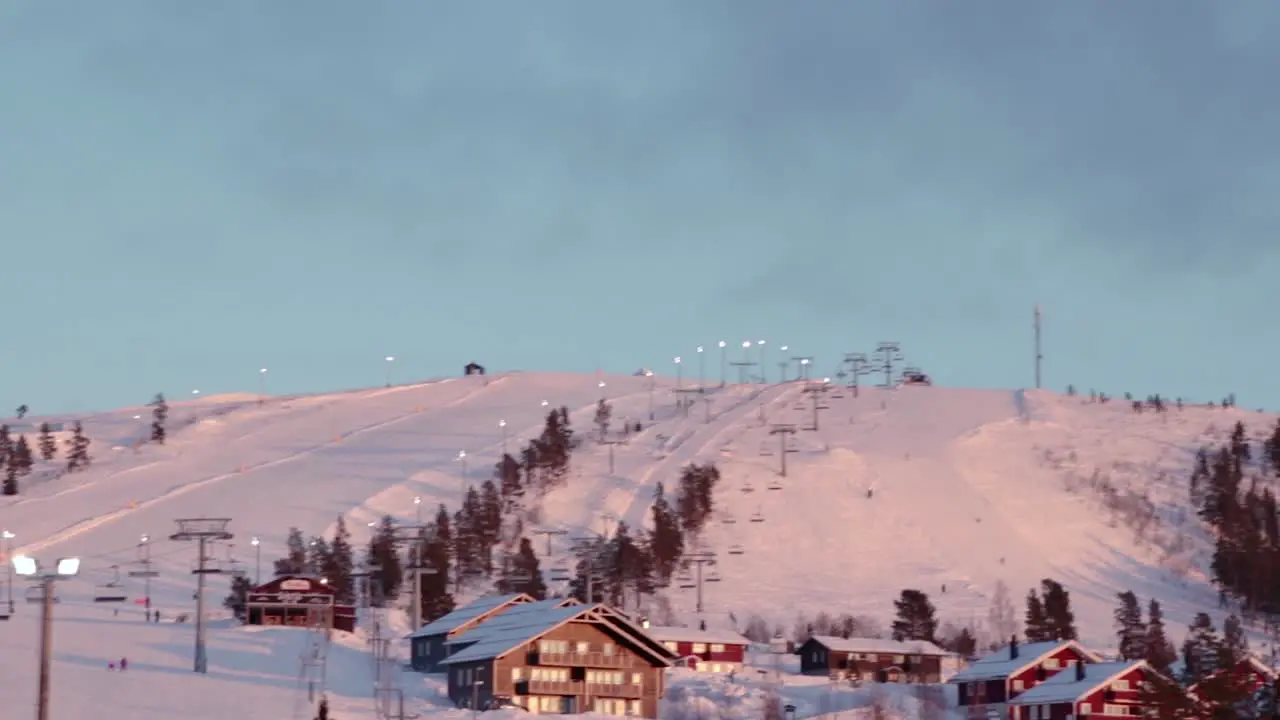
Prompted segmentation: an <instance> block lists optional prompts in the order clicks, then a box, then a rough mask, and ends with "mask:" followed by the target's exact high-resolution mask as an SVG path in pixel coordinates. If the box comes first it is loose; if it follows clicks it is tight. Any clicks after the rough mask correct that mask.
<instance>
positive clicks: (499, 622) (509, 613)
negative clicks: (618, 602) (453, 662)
mask: <svg viewBox="0 0 1280 720" xmlns="http://www.w3.org/2000/svg"><path fill="white" fill-rule="evenodd" d="M580 605H582V601H581V600H578V599H577V598H572V597H568V598H548V599H546V600H537V601H535V602H529V603H521V604H519V605H512V606H511V607H508V608H506V609H505V610H503V611H502V612H500V613H498V614H496V615H494V616H493V617H492V618H490V619H489V620H488V621H487V622H484V623H481V624H479V625H476V626H475V627H472V628H468V629H466V630H464V631H462V632H461V633H458V634H457V635H454V636H453V637H451V638H449V639H448V640H445V641H444V644H445V645H454V646H456V645H470V644H472V643H476V642H480V640H481V639H483V638H484V637H485V635H486V634H487V633H492V632H495V631H496V632H501V631H502V628H504V627H506V626H508V625H511V624H513V623H521V622H524V621H525V620H524V619H522V618H524V616H526V615H528V614H530V613H540V612H543V611H545V610H552V609H555V608H562V607H574V606H580Z"/></svg>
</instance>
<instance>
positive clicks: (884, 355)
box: [875, 342, 906, 388]
mask: <svg viewBox="0 0 1280 720" xmlns="http://www.w3.org/2000/svg"><path fill="white" fill-rule="evenodd" d="M875 355H876V362H877V363H878V364H879V366H880V369H881V370H882V371H884V386H885V387H886V388H890V387H893V364H894V363H896V362H902V361H903V360H905V359H906V358H905V357H904V356H903V354H902V346H900V345H899V344H898V343H897V342H882V343H880V344H879V345H877V346H876V352H875Z"/></svg>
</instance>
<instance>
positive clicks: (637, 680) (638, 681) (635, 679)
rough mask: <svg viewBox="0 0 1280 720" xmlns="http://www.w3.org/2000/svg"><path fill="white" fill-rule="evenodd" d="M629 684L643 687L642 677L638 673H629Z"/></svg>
mask: <svg viewBox="0 0 1280 720" xmlns="http://www.w3.org/2000/svg"><path fill="white" fill-rule="evenodd" d="M631 684H632V685H635V686H636V687H640V686H641V685H644V675H641V674H640V673H631Z"/></svg>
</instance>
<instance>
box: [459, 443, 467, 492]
mask: <svg viewBox="0 0 1280 720" xmlns="http://www.w3.org/2000/svg"><path fill="white" fill-rule="evenodd" d="M458 462H460V463H462V485H463V486H464V487H465V486H466V484H467V451H466V450H459V451H458Z"/></svg>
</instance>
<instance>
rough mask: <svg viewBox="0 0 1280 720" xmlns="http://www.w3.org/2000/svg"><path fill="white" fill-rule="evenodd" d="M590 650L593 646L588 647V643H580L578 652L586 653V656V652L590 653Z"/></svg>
mask: <svg viewBox="0 0 1280 720" xmlns="http://www.w3.org/2000/svg"><path fill="white" fill-rule="evenodd" d="M590 648H591V646H590V645H588V644H587V643H584V642H580V643H578V652H580V653H584V654H585V653H586V652H588V651H589V650H590Z"/></svg>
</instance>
